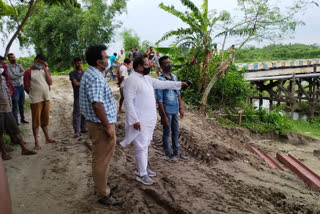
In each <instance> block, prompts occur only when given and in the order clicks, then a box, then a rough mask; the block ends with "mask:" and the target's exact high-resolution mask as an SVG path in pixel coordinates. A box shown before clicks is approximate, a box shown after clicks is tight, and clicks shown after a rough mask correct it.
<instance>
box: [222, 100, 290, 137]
mask: <svg viewBox="0 0 320 214" xmlns="http://www.w3.org/2000/svg"><path fill="white" fill-rule="evenodd" d="M225 110H226V112H227V114H228V115H229V119H230V120H231V121H232V122H233V123H234V124H237V123H238V120H239V118H238V112H236V111H234V110H230V109H228V108H226V109H225ZM242 115H243V117H242V123H241V125H242V126H243V127H246V128H248V129H250V130H253V131H257V132H260V133H264V132H275V133H277V134H285V133H286V132H288V131H289V130H291V129H292V123H291V122H290V119H289V118H288V117H286V116H284V115H282V114H281V113H280V112H279V110H278V109H276V110H273V111H270V112H268V111H267V110H266V109H257V108H256V107H253V106H246V107H245V108H244V113H243V114H242ZM219 122H220V123H221V122H222V123H221V124H222V125H228V123H227V122H226V121H224V120H221V119H219Z"/></svg>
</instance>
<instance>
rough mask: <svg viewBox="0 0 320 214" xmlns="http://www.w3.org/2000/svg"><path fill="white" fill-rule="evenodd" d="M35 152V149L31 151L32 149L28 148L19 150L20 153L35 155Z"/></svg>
mask: <svg viewBox="0 0 320 214" xmlns="http://www.w3.org/2000/svg"><path fill="white" fill-rule="evenodd" d="M35 154H37V152H36V151H32V150H29V149H26V150H23V151H21V155H35Z"/></svg>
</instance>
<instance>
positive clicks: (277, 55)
mask: <svg viewBox="0 0 320 214" xmlns="http://www.w3.org/2000/svg"><path fill="white" fill-rule="evenodd" d="M315 58H318V59H319V58H320V46H319V45H315V44H314V45H303V44H288V45H282V44H272V45H268V46H265V47H263V48H256V47H247V48H244V49H242V50H239V51H237V52H236V54H235V59H236V62H239V63H241V62H265V61H278V60H290V59H315Z"/></svg>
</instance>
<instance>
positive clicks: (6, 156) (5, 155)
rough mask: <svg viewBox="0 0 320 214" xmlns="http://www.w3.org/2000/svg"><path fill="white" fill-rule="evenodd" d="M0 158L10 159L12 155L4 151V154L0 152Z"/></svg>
mask: <svg viewBox="0 0 320 214" xmlns="http://www.w3.org/2000/svg"><path fill="white" fill-rule="evenodd" d="M2 159H3V160H10V159H12V157H11V156H10V155H9V154H8V153H5V154H2Z"/></svg>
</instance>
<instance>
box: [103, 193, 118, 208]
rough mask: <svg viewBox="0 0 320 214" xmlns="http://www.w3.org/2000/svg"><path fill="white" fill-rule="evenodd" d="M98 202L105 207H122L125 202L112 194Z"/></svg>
mask: <svg viewBox="0 0 320 214" xmlns="http://www.w3.org/2000/svg"><path fill="white" fill-rule="evenodd" d="M98 202H99V203H100V204H103V205H111V206H114V205H121V204H123V203H124V200H122V199H118V198H116V197H114V196H113V195H112V194H109V195H108V196H105V197H103V198H101V199H99V200H98Z"/></svg>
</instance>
